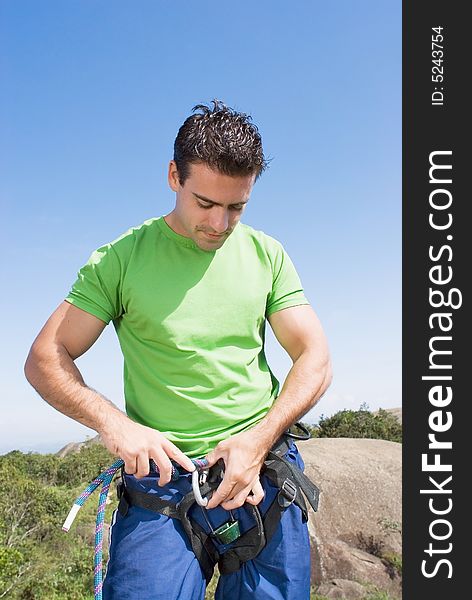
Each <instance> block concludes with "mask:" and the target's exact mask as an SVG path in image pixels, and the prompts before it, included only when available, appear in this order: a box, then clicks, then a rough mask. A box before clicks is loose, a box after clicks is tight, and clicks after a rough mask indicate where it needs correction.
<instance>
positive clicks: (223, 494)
mask: <svg viewBox="0 0 472 600" xmlns="http://www.w3.org/2000/svg"><path fill="white" fill-rule="evenodd" d="M233 495H234V494H233V486H232V485H229V486H228V485H227V484H226V485H225V483H224V479H223V481H222V482H221V483H220V485H219V486H218V487H217V488H216V490H215V491H214V492H213V495H212V497H211V498H210V500H209V501H208V504H207V506H206V508H208V509H210V508H215V506H218V504H221V503H222V502H224V501H225V500H226V499H227V498H231V497H232V496H233Z"/></svg>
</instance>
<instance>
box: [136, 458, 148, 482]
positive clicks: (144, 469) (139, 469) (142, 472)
mask: <svg viewBox="0 0 472 600" xmlns="http://www.w3.org/2000/svg"><path fill="white" fill-rule="evenodd" d="M146 475H149V456H148V453H147V452H141V453H140V454H138V457H137V460H136V473H135V474H134V476H135V477H136V479H141V477H146Z"/></svg>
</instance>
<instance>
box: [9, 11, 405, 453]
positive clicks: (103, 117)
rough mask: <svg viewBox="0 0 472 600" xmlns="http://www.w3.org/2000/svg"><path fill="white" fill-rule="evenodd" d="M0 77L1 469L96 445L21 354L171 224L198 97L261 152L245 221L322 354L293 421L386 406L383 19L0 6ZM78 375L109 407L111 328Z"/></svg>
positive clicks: (387, 77) (392, 208) (395, 96)
mask: <svg viewBox="0 0 472 600" xmlns="http://www.w3.org/2000/svg"><path fill="white" fill-rule="evenodd" d="M0 72H1V79H2V94H1V95H0V119H1V141H0V169H1V173H0V176H1V179H0V201H1V220H2V235H1V238H0V244H1V255H2V260H1V266H0V269H1V271H0V276H1V282H2V290H3V293H2V294H1V297H0V303H1V310H2V317H3V323H2V339H3V343H2V344H1V350H0V352H1V361H0V368H1V395H0V398H1V403H2V406H1V415H0V419H1V421H0V430H1V436H0V452H6V451H8V450H11V449H12V448H20V449H23V450H30V449H41V450H57V449H58V448H59V447H60V446H61V445H63V444H64V443H66V442H68V441H71V440H81V439H84V438H85V436H86V435H93V433H94V432H92V431H91V430H87V429H86V428H84V427H82V426H79V425H78V424H76V423H74V422H73V421H71V420H70V419H68V418H67V417H64V416H62V415H61V414H59V413H57V412H56V411H54V410H53V409H52V408H50V407H49V406H48V405H47V404H46V403H44V402H43V401H42V400H40V399H39V397H38V396H37V395H36V393H35V392H34V391H33V389H32V388H30V387H29V385H28V384H27V383H26V381H25V379H24V376H23V363H24V360H25V357H26V354H27V352H28V349H29V346H30V345H31V342H32V340H33V338H34V337H35V335H36V334H37V332H38V331H39V329H40V327H41V326H42V324H43V322H44V321H45V320H46V318H47V317H48V316H49V314H50V313H51V312H52V311H53V310H54V309H55V307H56V306H57V305H58V304H59V303H60V302H61V300H62V299H63V298H64V296H65V295H66V293H67V291H68V289H69V286H70V285H71V283H72V282H73V281H74V279H75V276H76V272H77V270H78V269H79V268H80V266H81V265H82V264H83V263H84V262H85V261H86V260H87V259H88V256H89V254H90V253H91V252H92V250H93V249H95V248H96V247H98V246H100V245H101V244H103V243H105V242H108V241H110V240H112V239H114V238H116V237H117V236H118V235H119V234H120V233H122V232H123V231H125V230H126V229H128V227H130V226H132V225H136V224H139V223H141V222H142V221H143V220H144V219H146V218H149V217H152V216H158V215H162V214H165V213H167V212H169V211H170V210H171V209H172V207H173V193H172V192H171V191H170V189H169V188H168V187H167V183H166V170H167V164H168V161H169V159H170V158H171V157H172V146H173V141H174V138H175V135H176V132H177V129H178V127H179V126H180V125H181V123H182V122H183V120H184V119H185V118H186V117H187V116H188V115H189V114H190V110H191V108H192V106H193V105H195V104H197V103H201V102H208V101H209V100H211V99H212V98H214V97H216V98H220V99H222V100H224V101H225V102H226V103H227V104H229V105H230V106H232V107H234V108H236V109H239V110H242V111H244V112H249V113H250V114H252V116H253V118H254V122H255V123H256V124H257V125H258V127H259V129H260V131H261V133H262V136H263V141H264V147H265V152H266V155H268V156H270V157H271V158H272V162H271V166H270V169H269V170H268V171H267V172H266V173H264V175H263V176H262V178H261V179H260V181H259V182H258V183H257V184H256V186H255V188H254V192H253V195H252V198H251V200H250V203H249V205H248V207H247V210H246V213H245V216H244V219H243V220H244V222H246V223H248V224H250V225H252V226H254V227H255V228H257V229H262V230H263V231H265V232H266V233H268V234H270V235H272V236H274V237H276V238H277V239H279V240H280V241H281V242H282V243H283V244H284V245H285V247H286V249H287V251H288V252H289V254H290V255H291V257H292V260H293V261H294V263H295V265H296V266H297V269H298V271H299V274H300V276H301V278H302V281H303V283H304V287H305V291H306V294H307V296H308V298H309V299H310V301H311V302H312V304H313V306H314V308H315V310H316V311H317V313H318V315H319V316H320V318H321V320H322V323H323V325H324V328H325V330H326V333H327V335H328V339H329V342H330V347H331V352H332V357H333V363H334V372H335V378H334V381H333V384H332V386H331V388H330V390H329V392H328V393H327V394H326V395H325V397H324V398H323V399H322V400H321V401H320V403H319V404H318V405H317V407H315V409H313V411H311V413H310V414H309V416H308V418H307V420H309V421H312V422H315V421H316V420H317V419H318V418H319V416H320V414H321V413H323V414H325V415H330V414H332V413H334V412H336V411H338V410H340V409H343V408H354V409H357V408H359V405H360V404H361V402H367V404H368V405H369V406H370V408H371V409H376V408H378V407H393V406H400V404H401V397H400V394H401V360H400V350H401V339H400V336H401V212H400V211H401V3H400V1H399V0H398V1H396V2H394V1H380V2H379V1H378V0H358V1H356V2H353V1H352V0H350V1H345V0H338V1H337V2H321V1H318V0H310V1H309V0H303V1H298V2H297V1H294V2H292V3H287V2H281V1H280V2H278V1H274V0H272V1H270V2H269V1H267V0H259V1H258V2H249V1H248V0H243V1H239V2H234V3H219V4H218V3H215V2H210V1H208V0H200V1H199V2H187V1H184V0H180V1H175V2H164V1H163V0H152V1H150V0H140V1H139V2H130V1H126V2H125V1H118V0H113V1H112V0H102V1H100V2H98V1H92V0H68V1H67V2H65V1H63V0H55V1H53V0H41V2H37V1H36V0H3V1H2V2H1V3H0ZM267 346H268V356H269V361H270V364H271V366H272V369H273V370H274V371H275V373H276V375H277V376H278V377H279V379H281V380H283V378H284V376H285V375H286V373H287V371H288V368H289V360H288V358H287V357H286V356H284V352H283V351H282V350H281V349H279V348H278V347H277V345H276V343H275V342H274V340H273V338H272V337H271V336H269V338H268V342H267ZM79 367H80V368H81V369H82V371H83V373H84V376H85V378H86V381H87V382H88V383H89V384H90V385H91V386H93V387H95V388H96V389H99V390H100V391H102V392H103V393H105V394H106V395H108V397H110V398H111V399H112V400H114V401H115V402H116V403H117V404H119V405H120V406H122V402H123V400H122V384H121V369H122V361H121V357H120V353H119V348H118V344H117V341H116V339H115V336H114V331H113V329H112V328H111V327H109V328H107V330H106V331H105V333H104V335H103V336H102V338H101V339H100V340H99V342H98V343H97V344H96V346H94V347H93V348H92V350H91V351H90V352H89V353H88V354H87V355H86V356H85V357H83V358H82V359H80V360H79Z"/></svg>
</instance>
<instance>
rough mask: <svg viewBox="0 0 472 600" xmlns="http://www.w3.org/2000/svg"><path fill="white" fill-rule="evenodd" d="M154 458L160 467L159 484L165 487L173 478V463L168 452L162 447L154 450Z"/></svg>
mask: <svg viewBox="0 0 472 600" xmlns="http://www.w3.org/2000/svg"><path fill="white" fill-rule="evenodd" d="M152 458H153V459H154V462H155V463H156V465H157V468H158V469H159V481H158V485H159V486H160V487H163V486H164V485H167V484H168V483H169V481H170V480H171V479H172V463H171V462H170V459H169V457H168V456H167V454H166V453H165V452H164V450H162V448H159V447H157V448H155V449H154V450H153V451H152Z"/></svg>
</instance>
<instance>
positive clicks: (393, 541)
mask: <svg viewBox="0 0 472 600" xmlns="http://www.w3.org/2000/svg"><path fill="white" fill-rule="evenodd" d="M298 447H299V449H300V452H301V454H302V457H303V459H304V461H305V472H306V474H307V475H308V477H310V479H312V481H314V482H315V483H316V484H317V485H318V487H319V488H320V491H321V499H320V506H319V509H318V512H317V513H313V512H312V511H310V519H309V524H308V525H309V532H310V538H311V545H312V583H313V584H314V585H315V586H316V587H317V588H319V590H324V592H323V593H324V595H325V596H326V597H328V598H349V599H351V598H352V599H355V598H359V597H362V596H359V595H355V594H356V593H358V592H359V589H358V587H356V585H351V583H354V584H360V585H367V586H368V585H369V584H370V586H371V589H372V586H375V587H377V588H379V589H382V590H385V591H387V592H388V593H389V594H390V595H391V596H393V597H397V598H400V597H401V577H400V575H399V574H398V573H397V572H396V570H395V569H393V568H392V566H391V564H390V563H389V561H388V560H386V558H385V557H388V555H389V554H390V555H392V554H394V555H398V554H401V520H402V516H401V457H402V446H401V444H398V443H395V442H388V441H384V440H370V439H347V438H317V439H312V440H309V441H307V442H299V443H298ZM333 582H337V583H333ZM347 582H350V583H349V584H348V583H347ZM355 589H356V590H357V592H356V591H354V590H355ZM365 592H366V590H365V589H364V595H365ZM319 593H320V594H321V591H319ZM359 593H360V592H359ZM343 594H344V595H343Z"/></svg>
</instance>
